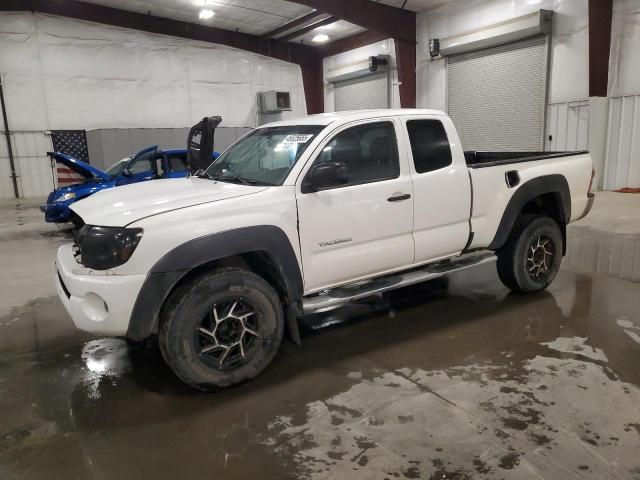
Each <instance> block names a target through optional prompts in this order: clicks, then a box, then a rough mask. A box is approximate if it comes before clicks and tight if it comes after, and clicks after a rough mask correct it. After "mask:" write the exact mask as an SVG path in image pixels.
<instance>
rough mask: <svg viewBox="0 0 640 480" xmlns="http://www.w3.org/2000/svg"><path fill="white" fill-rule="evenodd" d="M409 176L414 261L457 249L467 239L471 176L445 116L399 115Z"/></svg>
mask: <svg viewBox="0 0 640 480" xmlns="http://www.w3.org/2000/svg"><path fill="white" fill-rule="evenodd" d="M403 121H404V122H405V125H406V130H405V131H404V133H405V135H406V140H407V144H408V145H410V152H409V157H410V161H409V164H410V170H411V177H412V179H413V191H414V199H415V200H414V213H413V237H414V240H415V263H425V262H428V261H431V260H437V259H439V258H444V257H448V256H451V255H454V254H457V253H459V252H461V251H462V250H463V249H464V247H465V245H466V243H467V240H468V239H469V217H470V215H471V182H470V180H469V172H468V169H467V165H466V163H465V162H464V153H463V151H462V147H461V146H460V141H459V140H458V135H457V133H456V131H455V128H454V127H453V123H452V122H451V120H449V118H448V117H445V116H438V115H435V116H433V117H432V118H425V117H403Z"/></svg>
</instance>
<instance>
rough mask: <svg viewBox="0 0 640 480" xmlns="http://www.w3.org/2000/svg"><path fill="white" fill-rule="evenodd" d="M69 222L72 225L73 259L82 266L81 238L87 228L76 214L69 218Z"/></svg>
mask: <svg viewBox="0 0 640 480" xmlns="http://www.w3.org/2000/svg"><path fill="white" fill-rule="evenodd" d="M71 222H72V223H73V230H72V231H73V257H74V258H75V260H76V262H77V263H79V264H82V238H83V237H84V235H85V233H87V230H88V229H89V227H88V226H87V225H86V224H85V223H84V220H82V218H80V216H79V215H77V214H76V213H74V214H73V215H72V216H71Z"/></svg>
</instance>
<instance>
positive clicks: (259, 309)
mask: <svg viewBox="0 0 640 480" xmlns="http://www.w3.org/2000/svg"><path fill="white" fill-rule="evenodd" d="M283 331H284V314H283V311H282V305H281V303H280V299H279V297H278V294H277V293H276V292H275V290H274V289H273V288H272V287H271V286H270V285H269V284H268V283H267V282H266V281H265V280H263V279H262V278H261V277H259V276H257V275H255V274H253V273H251V272H248V271H244V270H239V269H232V268H226V269H220V270H216V271H213V272H209V273H205V274H203V275H201V276H199V277H197V278H195V279H194V280H192V281H191V282H188V283H187V284H185V285H183V286H182V287H180V288H178V289H177V290H176V291H175V292H174V293H173V294H172V295H171V297H170V298H169V300H168V301H167V305H166V307H165V308H164V309H163V313H162V318H161V325H160V331H159V334H158V337H159V343H160V350H161V351H162V355H163V357H164V359H165V361H166V362H167V364H168V365H169V367H171V369H172V370H173V371H174V373H175V374H176V375H177V376H178V377H179V378H180V379H181V380H182V381H183V382H185V383H187V384H189V385H191V386H193V387H195V388H198V389H201V390H210V389H213V388H220V387H228V386H231V385H235V384H239V383H243V382H245V381H247V380H249V379H251V378H253V377H255V376H257V375H258V374H260V373H261V372H262V371H263V370H264V369H265V368H266V367H267V366H268V365H269V364H270V363H271V361H272V360H273V358H274V357H275V355H276V353H277V351H278V348H279V347H280V343H281V341H282V336H283Z"/></svg>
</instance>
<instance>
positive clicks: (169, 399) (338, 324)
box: [0, 193, 640, 480]
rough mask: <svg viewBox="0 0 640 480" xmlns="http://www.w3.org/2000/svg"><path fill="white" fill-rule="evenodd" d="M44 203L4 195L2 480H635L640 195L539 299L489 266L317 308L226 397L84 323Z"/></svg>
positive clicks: (618, 207)
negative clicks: (85, 330)
mask: <svg viewBox="0 0 640 480" xmlns="http://www.w3.org/2000/svg"><path fill="white" fill-rule="evenodd" d="M35 205H36V203H25V204H22V203H21V204H20V205H18V206H16V204H15V203H5V204H3V205H0V240H1V241H2V246H3V248H2V250H1V251H0V264H1V265H2V266H3V268H2V270H1V271H0V277H1V278H2V285H3V288H2V289H1V291H0V479H2V480H4V479H14V478H15V479H22V478H24V479H47V480H52V479H65V480H69V479H75V478H78V479H86V478H90V479H115V478H117V479H127V478H136V479H139V478H154V479H165V478H166V479H198V480H202V479H203V478H212V479H214V478H242V479H253V478H264V479H285V478H308V479H323V478H340V479H344V478H349V479H351V478H353V479H356V478H357V479H360V478H362V479H384V478H389V479H394V478H425V479H439V480H440V479H471V478H474V479H475V478H479V479H494V478H495V479H497V478H505V479H563V480H565V479H574V478H575V479H577V478H588V479H597V480H602V479H609V478H611V479H640V455H639V453H640V388H639V385H640V367H639V365H640V308H639V306H640V283H638V282H640V195H635V196H634V195H623V194H613V193H601V194H599V197H598V201H597V203H596V206H595V209H594V212H593V213H592V214H591V215H590V217H588V218H587V219H585V220H583V221H581V222H579V223H577V224H575V225H573V226H572V227H571V228H570V232H569V253H568V255H567V257H566V258H565V262H564V264H563V267H562V270H561V272H560V274H559V276H558V278H557V280H556V281H555V282H554V284H553V285H552V286H551V287H550V288H549V289H548V291H546V292H544V293H540V294H536V295H530V296H520V295H513V294H510V293H509V292H508V291H507V290H506V289H505V288H504V287H503V286H502V285H501V284H500V283H499V281H498V279H497V276H496V273H495V266H493V265H488V266H486V267H482V268H479V269H476V270H475V271H471V272H465V273H463V274H458V275H454V276H452V277H451V278H450V279H445V280H440V281H435V282H431V283H428V284H424V285H420V286H416V287H412V288H409V289H405V290H402V291H397V292H394V293H392V294H390V295H385V296H384V298H382V299H376V300H372V301H370V302H368V303H366V304H362V305H357V306H351V307H349V308H344V309H342V310H340V311H335V312H333V313H332V314H326V315H318V316H314V317H309V318H306V319H305V324H306V328H305V331H304V335H303V346H302V348H300V349H298V348H296V347H294V346H292V345H291V344H286V345H285V346H284V348H283V350H282V352H281V353H280V354H279V355H278V357H277V358H276V360H275V362H274V364H273V365H272V367H271V368H270V369H269V370H268V371H267V372H266V373H265V374H263V375H262V376H261V377H259V378H258V379H256V380H255V381H253V382H251V383H249V384H247V385H245V386H242V387H238V388H234V389H229V390H226V391H223V392H220V393H216V394H201V393H196V392H194V391H191V390H189V389H188V388H186V387H183V386H182V385H181V384H180V383H179V382H178V381H177V380H176V379H175V378H174V377H173V376H172V374H171V372H170V371H168V369H167V368H166V367H165V366H164V364H163V362H162V360H161V358H160V356H159V354H158V352H157V351H156V350H154V349H150V350H145V349H142V348H139V347H136V348H132V347H129V346H128V345H127V344H126V343H125V342H124V341H123V340H119V339H100V338H93V337H90V336H88V335H85V334H81V333H79V332H76V331H75V330H74V329H73V326H72V325H71V321H70V320H69V319H68V318H67V316H66V314H65V312H64V311H63V309H62V306H61V305H60V303H59V302H58V300H57V298H56V297H55V292H54V288H53V283H52V272H53V270H52V260H53V256H54V252H55V250H56V248H57V246H58V245H60V244H61V243H64V242H66V241H68V239H69V237H68V232H65V231H64V230H60V229H58V228H56V227H51V226H45V225H43V224H42V222H41V216H40V212H38V211H37V209H36V208H35Z"/></svg>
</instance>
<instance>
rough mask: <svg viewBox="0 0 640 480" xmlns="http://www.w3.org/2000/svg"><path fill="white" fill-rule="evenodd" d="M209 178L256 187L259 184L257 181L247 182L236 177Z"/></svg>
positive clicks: (215, 176) (217, 176)
mask: <svg viewBox="0 0 640 480" xmlns="http://www.w3.org/2000/svg"><path fill="white" fill-rule="evenodd" d="M209 178H213V179H214V180H219V181H221V182H235V183H241V184H243V185H255V184H256V183H258V182H256V181H255V180H247V179H246V178H242V177H238V176H236V175H214V176H213V177H209Z"/></svg>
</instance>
